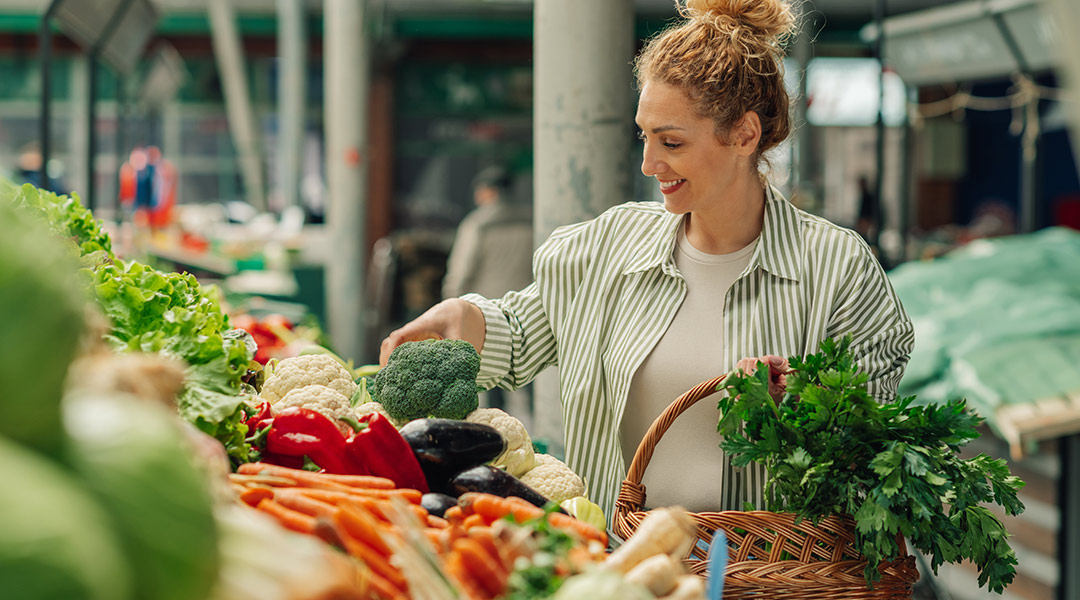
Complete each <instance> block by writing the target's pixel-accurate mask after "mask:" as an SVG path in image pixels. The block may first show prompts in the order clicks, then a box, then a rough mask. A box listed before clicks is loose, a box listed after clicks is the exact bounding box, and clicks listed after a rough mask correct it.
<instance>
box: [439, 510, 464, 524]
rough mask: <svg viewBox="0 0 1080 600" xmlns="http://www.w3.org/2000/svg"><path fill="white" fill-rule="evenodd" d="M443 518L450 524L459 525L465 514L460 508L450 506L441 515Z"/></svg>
mask: <svg viewBox="0 0 1080 600" xmlns="http://www.w3.org/2000/svg"><path fill="white" fill-rule="evenodd" d="M443 518H444V519H446V520H447V521H449V522H451V523H460V522H462V521H464V520H465V512H464V510H463V509H462V508H461V506H451V507H450V508H448V509H446V512H444V513H443Z"/></svg>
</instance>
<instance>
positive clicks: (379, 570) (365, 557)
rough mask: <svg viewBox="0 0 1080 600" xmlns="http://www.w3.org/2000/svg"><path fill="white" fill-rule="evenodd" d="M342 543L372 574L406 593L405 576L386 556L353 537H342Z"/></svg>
mask: <svg viewBox="0 0 1080 600" xmlns="http://www.w3.org/2000/svg"><path fill="white" fill-rule="evenodd" d="M341 541H342V542H343V543H344V544H345V550H347V551H348V552H349V554H351V555H352V556H354V557H356V558H359V559H360V560H361V561H363V562H364V564H366V565H367V566H368V568H370V569H371V570H372V572H374V573H375V574H376V575H378V576H380V577H382V578H384V579H386V580H387V581H389V582H390V583H392V584H393V585H394V587H395V588H397V589H398V590H401V591H405V589H406V583H405V576H404V575H402V574H401V571H399V570H397V568H395V567H394V566H393V565H391V564H390V560H389V559H388V558H387V557H386V556H384V555H383V554H380V553H379V551H378V550H376V549H375V548H372V547H371V546H369V545H368V544H367V543H365V542H364V541H362V540H358V539H356V538H355V537H353V536H351V535H343V536H341Z"/></svg>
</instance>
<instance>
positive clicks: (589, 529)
mask: <svg viewBox="0 0 1080 600" xmlns="http://www.w3.org/2000/svg"><path fill="white" fill-rule="evenodd" d="M548 522H549V523H551V524H552V525H553V526H554V527H558V528H559V529H567V530H570V531H573V532H574V533H576V534H578V535H579V536H581V537H582V538H584V539H586V540H596V541H598V542H600V543H602V544H604V545H605V546H607V541H608V538H607V532H605V531H601V530H599V529H597V528H596V527H593V526H592V525H589V524H588V523H586V522H585V521H580V520H578V519H575V518H574V517H571V516H570V515H564V514H562V513H557V512H553V513H551V514H550V515H548Z"/></svg>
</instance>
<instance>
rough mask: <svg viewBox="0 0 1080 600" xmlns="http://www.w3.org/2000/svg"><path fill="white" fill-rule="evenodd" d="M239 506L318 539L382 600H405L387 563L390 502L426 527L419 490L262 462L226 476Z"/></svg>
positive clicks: (401, 583) (401, 582)
mask: <svg viewBox="0 0 1080 600" xmlns="http://www.w3.org/2000/svg"><path fill="white" fill-rule="evenodd" d="M231 480H232V483H233V486H234V488H235V490H236V492H237V494H238V497H239V499H240V501H241V502H243V503H244V504H247V505H249V506H251V507H253V508H255V509H256V510H259V511H262V512H264V513H266V514H269V515H270V516H272V517H274V518H275V519H277V521H278V522H279V523H280V524H281V525H282V526H283V527H285V528H287V529H291V530H293V531H297V532H300V533H305V534H309V535H313V536H317V537H319V538H322V539H323V540H325V541H326V542H328V543H330V544H332V545H334V546H337V547H339V548H341V549H343V550H345V551H346V552H348V553H349V554H350V555H352V556H353V557H355V558H357V559H359V560H360V561H361V562H363V563H364V564H365V565H367V567H368V569H369V571H370V572H369V574H368V586H369V589H370V590H371V592H372V593H373V595H374V596H376V597H378V598H383V599H385V600H398V599H404V598H408V583H407V582H406V580H405V577H404V576H403V575H402V574H401V571H400V569H398V568H397V567H395V566H394V565H393V564H391V562H390V557H391V556H392V554H393V553H392V552H391V550H390V545H389V544H388V542H387V539H388V536H394V535H398V533H397V532H396V530H395V527H394V526H393V525H392V524H391V522H390V516H389V515H390V514H391V511H392V510H394V509H393V507H392V504H391V503H392V499H394V498H399V499H401V500H403V501H405V502H406V503H407V506H408V507H409V511H410V512H411V513H412V514H413V515H414V516H415V517H416V520H417V521H418V523H423V524H426V520H427V518H428V516H429V515H428V512H427V511H426V510H425V509H424V508H423V507H421V506H420V505H419V504H420V497H421V495H422V494H421V493H420V492H419V491H418V490H410V489H398V488H395V487H394V482H392V481H390V480H389V479H385V478H382V477H370V476H364V475H330V474H326V473H312V472H309V471H301V470H296V469H289V468H285V467H279V466H274V465H267V464H262V463H250V464H245V465H241V466H240V468H239V469H238V470H237V474H235V475H232V476H231Z"/></svg>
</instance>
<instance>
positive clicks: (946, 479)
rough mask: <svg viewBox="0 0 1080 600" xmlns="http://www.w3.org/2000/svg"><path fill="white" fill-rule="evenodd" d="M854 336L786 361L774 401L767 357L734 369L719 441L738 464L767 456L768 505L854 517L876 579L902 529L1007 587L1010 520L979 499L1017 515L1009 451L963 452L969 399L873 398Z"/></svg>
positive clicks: (933, 553)
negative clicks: (966, 455)
mask: <svg viewBox="0 0 1080 600" xmlns="http://www.w3.org/2000/svg"><path fill="white" fill-rule="evenodd" d="M850 345H851V337H850V336H847V337H845V338H843V339H841V340H838V341H837V340H833V339H826V340H824V341H823V342H822V343H821V346H820V353H819V354H809V355H807V356H805V357H793V358H791V359H790V363H791V367H792V369H793V372H792V373H790V374H789V375H788V376H787V389H786V392H785V395H784V397H783V399H782V401H781V402H779V404H777V403H776V402H774V400H773V399H772V397H771V396H770V395H769V391H768V389H769V381H768V371H769V369H767V368H765V367H764V366H763V365H760V364H759V365H758V368H757V371H756V372H755V373H754V374H752V375H743V374H735V375H732V376H730V377H729V378H728V379H727V380H725V382H724V383H723V384H722V385H723V386H724V387H725V388H726V389H727V391H728V392H729V394H728V395H727V396H726V397H725V398H723V399H721V400H720V403H719V408H720V411H721V414H722V417H721V419H720V423H719V425H718V429H719V431H720V433H721V434H722V435H723V436H724V441H723V442H721V444H720V445H721V447H722V448H723V449H724V451H725V452H727V453H728V454H729V455H730V456H731V457H732V462H733V464H735V465H736V466H745V465H747V464H749V463H750V462H752V461H754V462H759V463H761V464H763V465H765V467H766V468H767V470H768V473H769V479H768V481H767V483H766V490H765V492H766V502H767V508H768V510H770V511H774V512H790V513H795V514H796V515H798V516H799V517H800V518H805V519H810V520H811V521H814V522H815V523H816V522H818V521H819V520H820V519H821V518H822V517H825V516H828V515H833V514H840V515H850V516H852V517H854V519H855V524H856V539H855V549H856V550H858V551H859V552H860V553H862V555H863V556H865V557H866V558H867V559H868V561H867V565H866V570H865V576H866V580H867V582H868V583H872V582H874V581H876V580H878V579H879V578H880V577H881V575H880V573H879V571H878V569H877V565H878V564H879V563H880V562H881V561H883V560H891V559H893V558H894V557H896V556H897V554H898V552H899V548H898V543H897V535H898V534H899V535H902V536H904V537H906V538H907V539H909V540H910V541H911V543H912V545H913V546H914V547H916V548H918V549H919V550H920V551H922V552H923V553H925V554H927V555H929V556H930V557H931V564H932V566H933V568H934V569H935V571H936V569H937V567H938V566H940V565H941V564H942V563H943V562H958V561H960V560H964V559H968V560H971V561H972V562H973V563H974V564H975V565H976V566H977V567H978V568H979V584H980V585H986V586H987V587H989V589H991V590H993V591H996V592H999V593H1000V592H1001V591H1002V590H1003V589H1004V588H1005V586H1006V585H1008V584H1009V583H1010V582H1011V581H1012V579H1013V576H1014V574H1015V565H1016V564H1017V563H1016V556H1015V554H1014V553H1013V550H1012V548H1011V547H1010V546H1009V542H1008V538H1009V534H1008V532H1006V531H1005V527H1004V525H1003V524H1002V523H1001V521H1000V520H999V519H998V518H997V517H996V516H994V514H993V513H991V512H990V511H989V509H987V508H986V507H985V506H982V503H988V502H995V503H997V504H999V505H1001V506H1002V507H1004V509H1005V512H1006V514H1009V515H1016V514H1019V513H1020V512H1022V511H1023V509H1024V506H1023V504H1022V503H1021V502H1020V501H1019V500H1018V499H1017V491H1018V490H1019V489H1020V488H1021V487H1022V486H1023V485H1024V482H1022V481H1020V479H1019V478H1017V477H1015V476H1012V475H1011V474H1010V473H1009V469H1008V466H1007V465H1006V463H1005V461H1004V460H1000V459H993V458H991V457H989V456H987V455H985V454H980V455H979V456H976V457H974V458H970V459H966V460H965V459H961V458H960V457H959V456H958V454H957V453H958V451H959V450H960V448H961V447H962V446H963V445H965V444H967V443H968V442H969V441H971V440H972V439H974V438H976V437H978V435H979V434H978V432H977V431H976V427H977V426H978V425H979V424H980V422H981V419H980V418H979V416H978V415H976V414H975V413H974V412H973V411H971V410H969V409H968V408H967V407H966V405H965V403H964V401H963V400H952V401H949V402H947V403H945V404H941V405H929V406H919V405H915V404H913V401H914V398H913V397H908V398H900V399H897V400H895V401H893V402H889V403H885V404H879V403H878V402H877V401H875V400H874V398H872V397H871V396H870V394H869V393H868V392H867V376H866V375H865V374H863V373H860V372H859V369H858V365H856V363H855V360H854V357H853V356H852V354H851V351H850Z"/></svg>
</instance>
